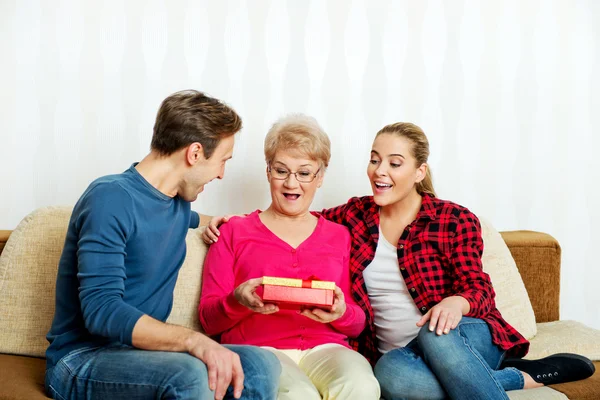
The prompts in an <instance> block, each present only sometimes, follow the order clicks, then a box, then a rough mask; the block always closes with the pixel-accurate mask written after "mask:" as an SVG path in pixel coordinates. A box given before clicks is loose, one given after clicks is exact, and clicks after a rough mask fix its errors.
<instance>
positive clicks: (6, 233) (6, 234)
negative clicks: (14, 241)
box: [0, 231, 12, 254]
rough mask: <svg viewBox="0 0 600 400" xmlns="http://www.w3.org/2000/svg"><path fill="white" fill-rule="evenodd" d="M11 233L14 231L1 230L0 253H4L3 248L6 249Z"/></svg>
mask: <svg viewBox="0 0 600 400" xmlns="http://www.w3.org/2000/svg"><path fill="white" fill-rule="evenodd" d="M11 233H12V231H0V254H2V250H4V246H5V245H6V242H7V241H8V237H9V236H10V234H11Z"/></svg>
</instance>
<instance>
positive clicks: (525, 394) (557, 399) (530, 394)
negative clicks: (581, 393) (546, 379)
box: [506, 386, 569, 400]
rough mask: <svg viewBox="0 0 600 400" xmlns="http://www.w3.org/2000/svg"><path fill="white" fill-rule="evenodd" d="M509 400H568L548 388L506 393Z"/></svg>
mask: <svg viewBox="0 0 600 400" xmlns="http://www.w3.org/2000/svg"><path fill="white" fill-rule="evenodd" d="M506 394H507V395H508V398H509V399H510V400H568V399H569V398H568V397H567V396H565V395H564V394H562V393H561V392H558V391H556V390H554V389H551V388H549V387H546V386H544V387H540V388H535V389H527V390H511V391H510V392H506Z"/></svg>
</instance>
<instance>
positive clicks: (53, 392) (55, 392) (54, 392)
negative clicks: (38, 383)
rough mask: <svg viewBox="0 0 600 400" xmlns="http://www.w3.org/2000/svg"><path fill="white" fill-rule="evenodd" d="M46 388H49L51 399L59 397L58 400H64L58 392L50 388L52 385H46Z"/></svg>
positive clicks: (52, 387)
mask: <svg viewBox="0 0 600 400" xmlns="http://www.w3.org/2000/svg"><path fill="white" fill-rule="evenodd" d="M48 387H49V388H50V389H51V390H52V397H54V396H58V397H59V400H66V399H65V398H64V397H62V396H61V395H60V393H58V391H57V390H56V389H55V388H54V386H52V385H48Z"/></svg>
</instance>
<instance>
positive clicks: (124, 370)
mask: <svg viewBox="0 0 600 400" xmlns="http://www.w3.org/2000/svg"><path fill="white" fill-rule="evenodd" d="M225 347H227V348H229V349H230V350H232V351H234V352H236V353H237V354H238V355H239V356H240V359H241V362H242V368H243V369H244V376H245V379H244V391H243V392H242V399H245V400H259V399H260V400H274V399H275V398H276V397H277V389H278V387H279V375H280V373H281V365H280V363H279V360H278V359H277V357H275V356H274V355H273V353H271V352H270V351H268V350H264V349H261V348H258V347H253V346H233V345H231V346H225ZM46 393H47V394H48V395H49V396H50V397H52V398H55V399H65V400H66V399H69V400H70V399H111V400H112V399H126V400H137V399H140V400H141V399H195V400H198V399H200V400H213V399H214V392H212V391H211V390H210V389H209V388H208V372H207V369H206V365H205V364H204V363H203V362H202V361H200V360H199V359H197V358H195V357H193V356H191V355H189V354H187V353H174V352H163V351H146V350H139V349H135V348H132V347H129V346H125V345H114V346H107V347H96V348H84V349H78V350H75V351H73V352H71V353H69V354H68V355H66V356H65V357H63V358H62V359H61V360H60V361H59V362H58V363H57V364H56V366H54V367H53V368H50V369H49V370H47V371H46ZM233 398H234V397H233V388H232V387H231V386H230V387H229V389H228V390H227V395H226V396H225V399H233Z"/></svg>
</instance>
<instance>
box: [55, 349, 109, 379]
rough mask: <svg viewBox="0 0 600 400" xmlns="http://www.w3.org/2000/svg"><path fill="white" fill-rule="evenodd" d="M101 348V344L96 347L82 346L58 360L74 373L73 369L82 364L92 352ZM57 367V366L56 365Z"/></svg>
mask: <svg viewBox="0 0 600 400" xmlns="http://www.w3.org/2000/svg"><path fill="white" fill-rule="evenodd" d="M99 348H101V347H100V346H94V347H82V348H80V349H77V350H73V351H72V352H70V353H69V354H67V355H66V356H64V357H63V358H61V359H60V360H59V361H58V362H59V363H61V364H63V365H64V366H65V368H66V369H67V370H68V371H69V373H71V374H73V371H76V370H77V369H78V368H79V367H80V366H81V364H83V363H84V362H85V361H87V359H88V358H89V356H90V355H91V353H92V352H94V351H95V350H98V349H99ZM54 368H56V367H54Z"/></svg>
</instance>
